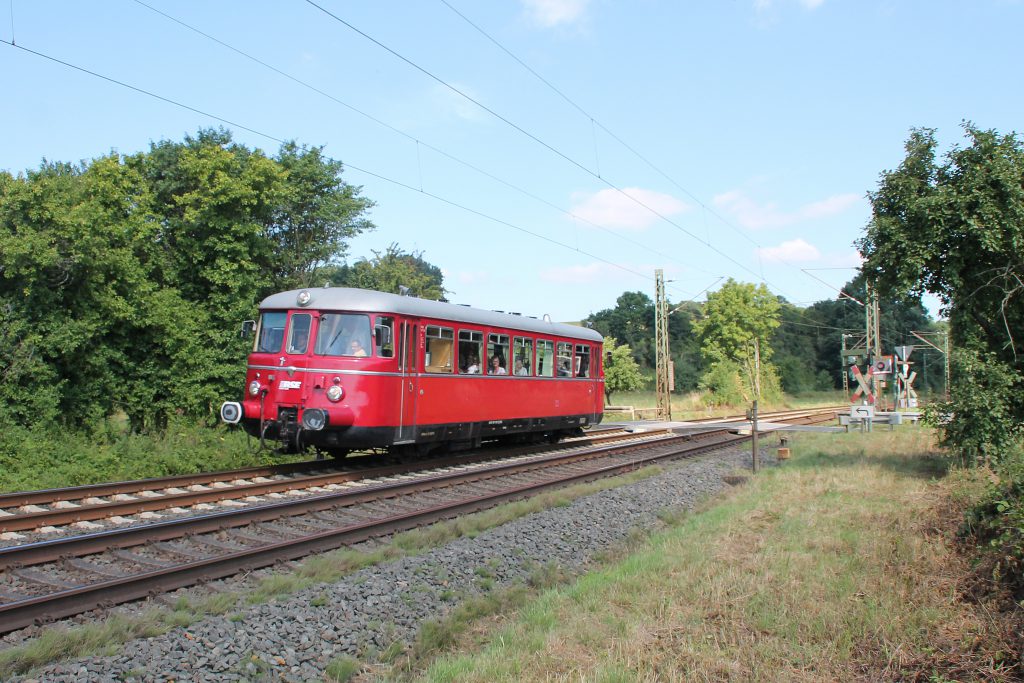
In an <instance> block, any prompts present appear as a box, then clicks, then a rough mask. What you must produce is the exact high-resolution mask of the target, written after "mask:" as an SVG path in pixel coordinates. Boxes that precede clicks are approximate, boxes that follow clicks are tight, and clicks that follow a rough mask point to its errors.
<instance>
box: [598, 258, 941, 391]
mask: <svg viewBox="0 0 1024 683" xmlns="http://www.w3.org/2000/svg"><path fill="white" fill-rule="evenodd" d="M843 292H845V293H846V295H847V296H844V297H843V298H842V299H838V298H837V299H834V300H826V301H819V302H817V303H815V304H812V305H811V306H808V307H806V308H800V307H797V306H794V305H793V304H791V303H789V302H787V301H786V300H785V298H783V297H779V296H776V295H773V294H772V293H771V292H770V291H768V289H767V287H765V286H764V285H763V284H761V285H754V284H751V283H744V282H737V281H735V280H732V279H730V280H728V281H727V282H726V283H725V284H724V285H722V287H721V288H720V289H719V290H718V291H715V292H712V293H710V294H709V295H708V297H707V301H706V302H705V303H703V304H698V303H695V302H683V303H681V304H675V303H671V302H669V304H668V308H669V310H671V311H673V313H672V314H671V315H669V322H668V331H669V353H670V356H671V358H672V360H673V362H674V371H675V377H674V380H675V387H676V391H678V392H689V391H699V390H703V391H705V392H707V394H708V396H707V397H708V400H709V401H710V402H717V403H723V404H732V405H736V404H740V403H746V402H749V401H750V400H752V397H753V395H754V393H755V392H754V383H755V381H754V365H755V361H759V363H760V376H759V378H758V382H759V384H760V390H761V393H760V395H761V396H763V397H777V396H778V395H780V394H781V393H782V392H785V393H788V394H802V393H807V392H813V391H830V390H834V389H839V388H841V387H842V386H843V376H842V373H843V372H844V371H845V370H846V368H845V367H844V362H843V359H842V358H841V356H840V350H841V348H842V335H843V334H861V335H863V334H864V329H865V313H864V308H863V306H862V305H861V304H859V303H857V302H856V301H854V299H856V300H859V301H861V302H864V301H867V285H866V281H865V278H864V275H863V274H858V275H857V276H856V277H855V278H853V279H852V280H851V281H850V282H847V283H846V285H845V286H844V287H843ZM851 297H852V298H851ZM880 311H881V315H880V325H879V326H880V328H881V330H882V339H883V352H884V353H889V354H891V353H892V352H893V349H894V348H895V347H896V346H904V345H917V346H918V349H917V350H915V351H914V354H913V355H912V358H911V360H912V362H913V363H914V366H913V367H914V368H915V370H916V371H917V373H918V379H917V381H916V383H915V386H916V388H917V389H918V390H919V391H921V392H923V393H925V394H932V395H935V394H936V393H939V392H942V391H943V390H944V389H945V387H944V382H945V380H944V377H943V363H944V359H943V358H942V357H941V354H939V353H937V352H935V351H932V350H929V349H926V348H921V344H920V342H918V340H917V339H916V338H915V337H913V336H912V335H911V332H912V331H917V332H931V331H934V330H936V329H937V324H936V323H935V321H933V320H932V319H931V318H930V317H929V315H928V313H927V311H926V310H925V309H924V307H923V306H922V305H921V303H920V301H919V299H918V298H915V297H914V296H895V295H891V294H890V295H887V296H884V297H882V298H881V301H880ZM654 316H655V305H654V301H653V300H652V299H651V298H650V297H649V296H648V295H647V294H645V293H643V292H626V293H624V294H622V295H621V296H620V297H619V298H618V300H617V301H616V302H615V306H614V307H613V308H608V309H604V310H601V311H598V312H597V313H594V314H592V315H591V316H589V317H588V318H587V320H586V322H587V323H589V324H590V325H592V326H593V327H594V329H596V330H598V331H599V332H601V333H602V334H604V335H605V336H606V337H610V338H614V339H615V340H616V341H617V342H618V343H619V344H623V345H628V346H629V348H630V349H631V350H632V352H633V357H634V358H635V360H636V362H637V365H638V366H639V370H640V372H641V374H642V375H644V376H645V377H646V378H647V384H648V385H652V384H653V381H654V380H653V373H654V368H655V348H654ZM755 339H756V340H757V344H756V346H755V343H754V340H755ZM755 348H756V349H757V356H758V358H757V359H755ZM929 363H930V365H929Z"/></svg>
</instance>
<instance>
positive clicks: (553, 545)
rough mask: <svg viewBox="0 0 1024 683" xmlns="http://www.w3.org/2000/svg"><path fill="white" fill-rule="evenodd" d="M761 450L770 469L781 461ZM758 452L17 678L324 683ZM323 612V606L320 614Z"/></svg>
mask: <svg viewBox="0 0 1024 683" xmlns="http://www.w3.org/2000/svg"><path fill="white" fill-rule="evenodd" d="M773 455H774V453H773V452H769V450H768V449H767V448H763V449H762V454H761V458H762V462H763V463H764V464H770V463H769V462H767V461H769V460H771V461H772V462H773V461H774V458H773ZM749 465H750V449H749V446H748V447H747V448H745V449H744V448H742V447H739V448H734V449H732V450H729V451H722V452H718V453H713V454H709V455H704V456H699V457H697V458H694V459H692V460H683V461H679V462H675V463H670V464H666V465H664V466H663V468H664V471H663V472H662V473H661V474H659V475H657V476H654V477H650V478H648V479H645V480H643V481H639V482H636V483H633V484H628V485H625V486H621V487H618V488H614V489H610V490H606V491H602V492H599V493H595V494H593V495H589V496H586V497H583V498H579V499H577V500H575V501H573V502H572V503H571V504H570V505H568V506H566V507H556V508H551V509H548V510H544V511H542V512H538V513H534V514H531V515H528V516H526V517H523V518H521V519H518V520H516V521H514V522H511V523H508V524H505V525H502V526H500V527H496V528H494V529H491V530H489V531H486V532H483V533H481V534H480V535H478V536H477V537H476V538H473V539H469V538H461V539H458V540H455V541H453V542H451V543H448V544H447V545H445V546H442V547H439V548H436V549H433V550H430V551H427V552H424V553H421V554H419V555H416V556H415V557H408V558H404V559H400V560H396V561H393V562H388V563H385V564H381V565H378V566H375V567H369V568H366V569H362V570H360V571H357V572H354V573H352V574H350V575H348V576H346V577H345V578H344V579H342V580H340V581H337V582H336V583H333V584H321V585H317V586H313V587H310V588H308V589H305V590H302V591H299V592H296V593H293V594H290V595H286V596H283V597H280V598H278V599H277V600H276V601H273V602H269V603H265V604H259V605H244V604H240V605H239V606H238V607H237V608H236V611H235V612H233V613H232V616H230V617H229V616H227V615H225V616H217V617H208V618H205V619H203V620H202V621H200V622H197V623H194V624H192V625H190V626H188V627H187V628H175V629H173V630H171V631H169V632H168V633H166V634H164V635H161V636H157V637H154V638H149V639H140V640H133V641H130V642H128V643H124V644H123V645H120V646H119V647H117V654H116V655H113V656H107V657H90V658H85V659H80V660H75V661H68V662H62V663H59V664H52V665H48V666H46V667H44V668H41V669H38V670H36V671H34V672H32V673H31V674H29V675H28V676H22V677H18V678H16V679H14V680H16V681H21V682H22V683H29V682H32V681H47V682H49V681H59V682H65V681H66V682H68V683H70V682H72V681H74V682H76V683H77V682H81V681H126V680H129V681H167V680H182V681H233V680H239V681H247V680H253V679H254V678H259V679H264V676H265V677H266V678H265V680H284V681H319V680H323V672H324V669H325V668H326V666H327V665H328V664H329V663H330V662H331V660H333V659H335V658H338V657H341V656H343V655H349V656H352V657H355V658H357V659H366V658H367V653H372V652H381V651H384V650H385V649H387V648H388V647H389V646H391V645H392V644H393V643H395V642H396V641H399V642H403V643H409V642H411V641H412V640H413V639H415V637H416V633H417V631H418V630H419V628H420V626H421V624H422V623H424V622H425V621H428V620H432V619H439V618H443V617H444V616H445V615H446V614H448V613H450V612H451V611H452V610H453V609H454V608H455V607H456V606H457V605H458V600H460V599H463V598H464V597H468V596H473V595H477V594H481V593H482V592H484V590H485V589H491V590H500V589H502V588H504V587H507V586H510V585H512V584H513V583H514V582H517V581H518V582H523V581H526V580H527V579H528V578H529V577H530V576H531V574H532V573H533V572H534V571H536V568H537V567H538V566H539V565H546V564H552V563H553V564H555V565H557V566H558V568H559V569H560V570H562V571H563V572H567V573H568V574H570V575H578V574H580V573H582V572H583V571H585V570H586V568H587V566H588V564H589V563H590V562H591V561H593V559H594V558H595V557H596V556H598V555H599V554H600V553H602V552H605V551H607V550H609V549H610V548H614V547H617V546H619V545H621V543H622V542H623V541H624V540H625V539H626V538H627V537H628V536H629V535H630V533H631V532H632V531H633V530H634V529H637V528H639V529H652V528H654V527H656V526H657V525H658V524H659V520H658V514H659V513H660V512H662V511H664V510H666V509H673V508H675V509H689V508H692V507H693V506H694V505H695V504H696V503H697V502H699V501H700V500H702V499H704V498H706V497H707V496H709V495H712V494H714V493H716V492H718V491H719V490H721V489H723V488H725V487H726V486H728V485H727V484H726V483H725V482H724V481H723V479H722V477H723V476H724V475H726V474H729V473H730V472H735V471H736V469H737V468H746V469H749ZM314 604H315V606H314Z"/></svg>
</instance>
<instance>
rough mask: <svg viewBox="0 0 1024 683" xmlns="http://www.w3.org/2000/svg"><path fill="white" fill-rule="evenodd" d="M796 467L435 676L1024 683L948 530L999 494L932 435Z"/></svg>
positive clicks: (831, 452) (883, 439)
mask: <svg viewBox="0 0 1024 683" xmlns="http://www.w3.org/2000/svg"><path fill="white" fill-rule="evenodd" d="M793 444H794V451H795V452H794V456H795V457H794V459H793V460H791V461H790V462H789V463H787V464H786V465H785V466H783V467H781V468H778V469H773V470H768V471H766V472H765V473H764V474H763V475H761V476H758V477H757V478H756V479H753V480H751V481H750V483H748V484H747V485H746V486H744V487H741V488H739V489H737V490H734V491H733V492H731V494H730V495H728V496H727V497H726V498H725V499H724V500H722V501H720V503H719V504H716V505H714V506H713V507H709V508H708V509H705V510H703V511H702V512H700V513H699V514H695V515H691V516H688V517H686V518H684V519H683V520H681V521H680V523H678V524H677V525H676V526H674V527H672V528H671V529H669V530H667V531H664V532H661V533H658V534H657V535H655V536H654V537H652V538H651V539H650V541H649V543H648V544H647V545H646V547H645V548H644V549H643V550H642V551H640V552H637V553H635V554H633V555H631V556H630V557H629V558H627V559H626V560H624V561H622V562H618V563H614V564H611V565H609V566H608V567H607V568H606V569H604V570H603V571H598V572H594V573H591V574H588V575H587V576H585V577H583V578H581V579H580V580H579V581H577V582H575V583H574V584H572V585H571V586H568V587H563V588H559V589H553V590H549V591H546V592H545V593H544V594H543V595H542V596H541V597H539V598H538V599H536V600H533V601H530V602H529V603H528V604H527V605H525V606H524V607H522V608H520V609H519V610H518V612H517V614H516V615H515V616H514V617H513V618H512V619H511V622H510V623H507V624H505V625H504V626H501V627H499V628H496V629H494V630H493V631H491V632H489V633H488V635H487V637H486V638H485V639H484V643H485V644H484V645H482V646H477V645H476V644H475V641H467V640H466V639H463V641H462V642H461V643H460V644H459V647H457V648H456V650H455V651H454V652H452V653H449V654H447V655H444V656H442V657H440V658H439V659H438V660H436V661H435V662H434V664H433V665H432V666H431V667H430V668H429V670H427V671H426V672H425V673H424V675H423V677H424V678H425V679H426V680H431V681H454V680H458V681H512V680H516V681H518V680H588V681H633V680H787V681H788V680H795V681H800V680H804V681H819V680H822V681H823V680H852V679H859V680H893V679H901V680H902V679H906V680H934V681H945V680H953V679H965V678H966V679H971V680H976V679H982V678H984V679H999V678H1008V677H1010V676H1012V675H1013V673H1014V671H1013V667H1014V663H1013V658H1012V656H1011V655H1008V654H1007V653H1008V652H1009V650H1007V649H1005V647H1004V645H1005V643H1004V641H1002V640H1000V638H1001V634H1000V633H999V629H998V628H996V627H993V626H992V624H990V623H989V622H987V621H986V618H985V617H984V616H983V615H982V614H981V613H980V612H981V611H980V610H977V609H976V608H974V607H972V606H970V605H966V604H964V603H962V602H960V601H958V599H957V595H958V592H957V582H958V580H959V578H960V577H962V576H963V575H964V574H965V566H964V562H963V561H962V559H961V558H960V557H959V556H958V555H957V553H956V552H955V550H954V549H953V547H952V545H951V543H950V542H949V537H948V536H947V535H945V534H943V533H940V532H939V531H938V530H939V529H943V528H947V527H955V522H956V521H957V519H958V518H959V512H960V509H961V508H962V506H963V505H964V504H966V503H968V502H969V501H971V500H973V499H975V498H976V497H977V496H978V495H979V493H980V490H981V487H982V485H981V484H980V483H979V482H978V481H977V480H976V479H975V478H973V477H972V476H970V474H969V473H962V472H958V473H955V474H954V475H952V476H946V467H947V461H946V459H945V458H944V457H943V456H942V454H940V453H938V452H937V451H936V450H935V447H934V445H933V442H932V439H931V434H930V432H928V431H926V430H923V429H914V428H907V429H904V430H902V431H898V432H875V433H873V434H867V435H859V434H858V435H816V434H801V435H799V436H798V438H796V439H794V442H793Z"/></svg>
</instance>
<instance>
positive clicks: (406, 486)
mask: <svg viewBox="0 0 1024 683" xmlns="http://www.w3.org/2000/svg"><path fill="white" fill-rule="evenodd" d="M801 412H802V413H804V414H803V415H801V416H789V417H787V419H788V420H793V421H801V422H813V421H823V420H829V419H832V417H833V414H832V413H831V412H828V413H824V416H823V415H822V414H819V415H814V414H812V412H811V411H801ZM632 437H633V438H632V439H621V438H620V439H611V438H609V439H606V440H604V441H601V442H597V443H587V444H585V445H576V446H575V447H572V448H568V449H558V450H555V451H553V452H551V451H549V452H544V453H542V454H539V455H534V456H531V457H520V458H512V459H508V458H506V459H504V460H501V461H498V462H488V463H471V464H462V465H452V466H448V467H445V468H442V469H440V470H437V469H434V470H431V471H430V472H427V473H423V474H421V475H419V476H415V477H410V476H409V475H408V474H402V475H398V476H397V477H396V478H394V479H392V480H390V481H380V480H378V479H376V478H372V479H368V478H366V477H364V478H363V485H361V486H359V487H358V488H354V487H342V488H339V489H338V490H331V491H320V492H315V493H312V494H310V495H305V496H302V497H294V498H292V499H289V500H279V501H275V502H269V503H267V502H261V503H258V504H254V505H250V506H247V507H244V508H230V509H225V510H222V511H219V512H212V513H205V514H199V515H193V516H188V517H184V518H180V519H174V520H167V521H162V522H152V523H148V524H144V525H138V526H132V527H128V528H121V529H113V530H109V531H103V532H97V533H91V534H84V535H78V536H70V537H67V538H61V539H54V540H49V541H39V542H35V543H26V544H22V545H17V546H12V547H8V548H3V549H0V633H7V632H10V631H13V630H17V629H19V628H23V627H25V626H29V625H32V624H41V623H45V622H47V621H51V620H54V619H59V618H63V617H68V616H72V615H75V614H79V613H82V612H86V611H89V610H92V609H96V608H101V607H108V606H112V605H114V604H118V603H122V602H127V601H130V600H135V599H139V598H143V597H147V596H150V595H156V594H159V593H161V592H166V591H169V590H173V589H176V588H180V587H184V586H188V585H193V584H196V583H201V582H206V581H210V580H214V579H217V578H222V577H226V576H229V575H232V574H235V573H238V572H240V571H251V570H253V569H257V568H260V567H266V566H269V565H273V564H275V563H278V562H281V561H286V560H293V559H296V558H299V557H303V556H305V555H308V554H310V553H315V552H321V551H325V550H330V549H334V548H338V547H341V546H344V545H351V544H353V543H358V542H360V541H365V540H367V539H370V538H375V537H380V536H386V535H389V534H393V533H395V532H398V531H403V530H407V529H410V528H414V527H417V526H422V525H425V524H429V523H432V522H435V521H439V520H442V519H446V518H450V517H455V516H458V515H462V514H466V513H470V512H475V511H478V510H482V509H485V508H488V507H492V506H494V505H497V504H500V503H503V502H506V501H509V500H515V499H518V498H524V497H528V496H531V495H534V494H536V493H538V492H540V491H543V490H545V489H549V488H553V487H561V486H566V485H569V484H573V483H578V482H581V481H589V480H592V479H597V478H600V477H606V476H613V475H616V474H621V473H624V472H628V471H630V470H633V469H637V468H639V467H643V466H646V465H649V464H652V463H656V462H659V461H662V460H665V459H670V458H677V457H681V456H684V455H696V454H698V453H704V452H707V451H710V450H714V449H718V448H722V447H724V446H728V445H731V444H735V443H737V442H739V441H743V440H745V439H746V438H749V437H744V436H736V435H734V434H732V433H730V430H729V428H728V427H718V428H713V429H708V430H707V431H702V432H699V433H692V434H687V435H676V434H671V433H669V432H666V431H664V430H656V431H652V432H648V433H645V434H643V435H632ZM638 437H639V438H638ZM587 441H598V440H597V439H590V440H587ZM616 441H618V442H616ZM349 474H351V473H349ZM314 476H316V475H314Z"/></svg>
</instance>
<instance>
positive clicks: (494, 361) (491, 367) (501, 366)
mask: <svg viewBox="0 0 1024 683" xmlns="http://www.w3.org/2000/svg"><path fill="white" fill-rule="evenodd" d="M487 344H488V347H487V374H489V375H507V374H508V335H507V334H490V335H488V336H487Z"/></svg>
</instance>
